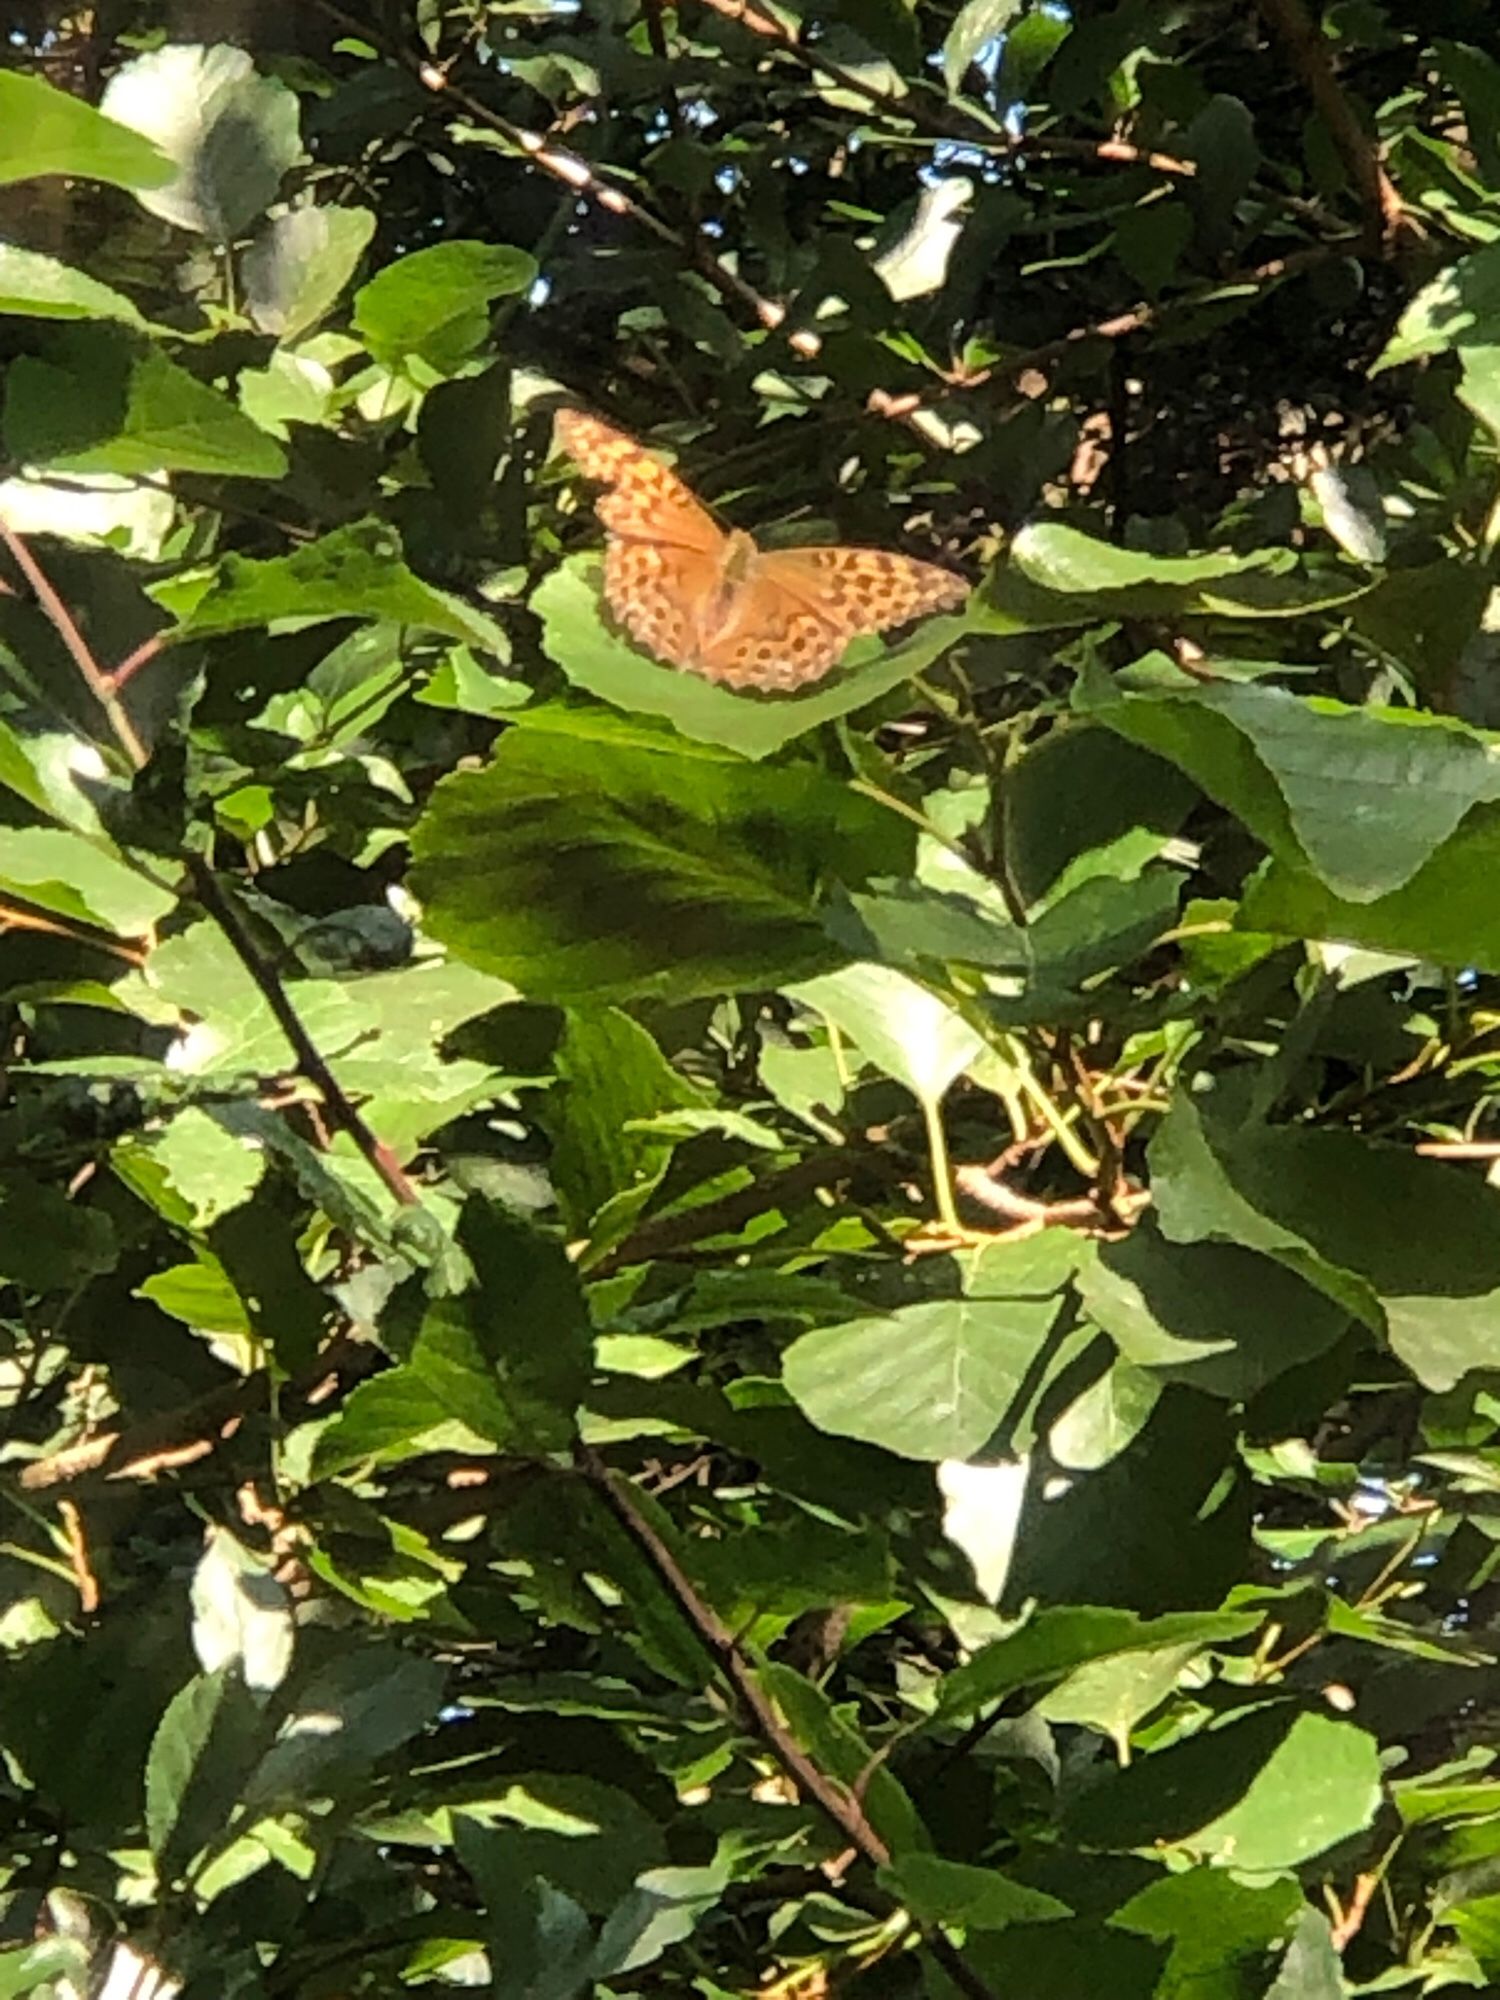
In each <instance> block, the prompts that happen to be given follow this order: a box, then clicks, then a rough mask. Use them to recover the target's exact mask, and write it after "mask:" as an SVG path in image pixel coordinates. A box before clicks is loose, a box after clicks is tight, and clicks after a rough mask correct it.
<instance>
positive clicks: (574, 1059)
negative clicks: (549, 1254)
mask: <svg viewBox="0 0 1500 2000" xmlns="http://www.w3.org/2000/svg"><path fill="white" fill-rule="evenodd" d="M556 1063H557V1076H558V1087H557V1088H556V1089H554V1090H552V1091H550V1092H549V1093H548V1096H547V1100H546V1105H545V1108H544V1110H543V1113H542V1117H543V1122H544V1124H545V1125H546V1128H547V1130H548V1132H549V1133H550V1134H551V1137H552V1181H553V1185H554V1186H555V1187H556V1189H557V1192H558V1199H559V1203H560V1205H561V1207H562V1210H563V1215H564V1218H565V1221H566V1224H567V1228H568V1230H569V1233H570V1234H571V1235H574V1236H578V1235H582V1234H584V1233H587V1234H589V1236H590V1238H591V1241H592V1247H593V1248H594V1249H595V1250H598V1249H601V1248H607V1247H608V1246H609V1245H610V1244H611V1243H617V1242H619V1241H620V1240H621V1239H622V1238H623V1237H624V1236H626V1235H628V1234H629V1231H630V1229H631V1227H632V1226H633V1224H634V1222H635V1220H636V1218H637V1217H638V1216H639V1215H640V1213H641V1211H642V1210H643V1209H644V1208H645V1206H646V1204H647V1203H648V1202H649V1201H650V1199H651V1197H652V1195H653V1193H654V1192H655V1190H656V1188H657V1186H658V1184H659V1182H660V1180H661V1177H662V1175H663V1174H664V1173H665V1172H666V1169H667V1163H668V1161H669V1160H670V1159H671V1157H672V1150H673V1147H672V1142H671V1140H670V1139H668V1138H664V1137H661V1136H658V1135H657V1134H655V1133H650V1132H644V1131H641V1130H640V1129H639V1127H640V1124H641V1122H642V1121H644V1120H649V1119H654V1118H657V1117H658V1116H659V1115H660V1114H661V1113H663V1112H665V1111H668V1110H670V1109H673V1108H677V1107H683V1106H689V1105H702V1104H703V1101H704V1100H703V1099H702V1097H701V1096H700V1094H699V1093H698V1092H697V1091H696V1090H694V1089H693V1087H692V1086H691V1085H690V1084H689V1083H688V1082H687V1081H686V1080H685V1079H684V1078H683V1077H681V1076H680V1075H679V1074H678V1073H677V1071H676V1070H674V1069H673V1068H672V1066H671V1064H670V1063H669V1062H668V1061H667V1059H666V1057H665V1056H663V1054H662V1053H661V1051H660V1049H658V1047H657V1046H656V1044H655V1042H653V1041H652V1039H651V1037H650V1035H648V1034H647V1033H646V1031H645V1029H644V1028H642V1027H640V1026H639V1025H638V1024H637V1023H636V1022H634V1021H632V1020H631V1019H630V1017H629V1016H628V1015H626V1014H622V1013H621V1012H619V1010H618V1009H616V1008H602V1009H588V1010H583V1009H574V1010H572V1011H571V1012H570V1013H569V1015H568V1020H567V1025H566V1027H565V1029H564V1031H563V1038H562V1040H561V1042H560V1043H559V1044H558V1049H557V1057H556ZM606 1207H607V1208H608V1211H609V1212H608V1215H607V1216H605V1215H603V1214H602V1213H601V1211H603V1210H604V1209H606ZM590 1225H593V1226H592V1227H591V1226H590Z"/></svg>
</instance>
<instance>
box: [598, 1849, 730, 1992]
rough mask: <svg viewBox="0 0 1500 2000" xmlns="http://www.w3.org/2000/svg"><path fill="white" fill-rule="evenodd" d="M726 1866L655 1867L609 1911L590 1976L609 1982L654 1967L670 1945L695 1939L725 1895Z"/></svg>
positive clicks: (638, 1880) (718, 1864)
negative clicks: (625, 1973)
mask: <svg viewBox="0 0 1500 2000" xmlns="http://www.w3.org/2000/svg"><path fill="white" fill-rule="evenodd" d="M727 1880H728V1871H727V1869H726V1868H725V1866H724V1864H723V1863H722V1862H720V1863H717V1864H715V1865H712V1866H710V1867H707V1868H652V1869H648V1870H647V1871H646V1873H645V1874H643V1875H641V1876H639V1877H638V1878H637V1880H636V1885H635V1887H634V1889H632V1890H631V1891H630V1893H629V1894H628V1895H627V1896H625V1897H624V1899H623V1900H622V1901H621V1903H620V1905H619V1907H618V1908H617V1909H615V1910H614V1911H612V1912H611V1914H610V1917H609V1920H608V1922H607V1923H606V1924H605V1925H604V1927H603V1929H602V1930H601V1931H600V1933H599V1939H598V1942H597V1944H596V1945H595V1947H594V1955H593V1958H592V1961H591V1963H590V1967H589V1973H590V1977H591V1978H594V1979H600V1980H607V1979H612V1978H615V1977H617V1976H618V1975H619V1974H620V1973H622V1972H635V1971H638V1970H639V1969H640V1968H641V1967H642V1966H645V1965H652V1964H654V1963H655V1962H656V1960H657V1959H659V1958H660V1957H661V1955H662V1953H663V1952H664V1951H666V1950H667V1949H668V1947H669V1946H671V1945H674V1944H680V1943H681V1942H682V1940H683V1939H684V1938H687V1937H691V1936H692V1934H693V1932H694V1930H695V1929H696V1928H697V1926H698V1921H699V1919H700V1918H701V1917H704V1916H706V1915H707V1914H708V1912H709V1911H710V1910H711V1909H713V1907H714V1905H715V1904H716V1903H717V1902H718V1901H719V1898H720V1897H721V1896H722V1895H723V1893H724V1887H725V1883H726V1881H727Z"/></svg>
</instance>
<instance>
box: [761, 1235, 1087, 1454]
mask: <svg viewBox="0 0 1500 2000" xmlns="http://www.w3.org/2000/svg"><path fill="white" fill-rule="evenodd" d="M1077 1255H1078V1252H1077V1248H1076V1246H1075V1245H1073V1244H1072V1243H1070V1242H1069V1241H1068V1239H1067V1238H1066V1236H1065V1235H1064V1234H1063V1232H1062V1231H1054V1232H1049V1233H1048V1234H1046V1235H1043V1236H1033V1237H1028V1238H1023V1239H1021V1240H1018V1241H1016V1242H1007V1243H997V1244H992V1245H988V1246H986V1247H985V1248H984V1249H982V1250H979V1251H976V1252H974V1253H973V1254H972V1256H966V1257H965V1258H964V1260H963V1266H964V1268H963V1283H964V1294H963V1296H962V1297H960V1298H947V1299H935V1300H931V1301H929V1302H927V1303H925V1304H921V1305H907V1306H900V1307H898V1308H897V1309H896V1310H895V1311H893V1312H890V1313H887V1314H883V1315H882V1316H881V1317H879V1318H876V1319H859V1320H852V1321H849V1322H847V1323H846V1324H844V1325H842V1326H835V1327H823V1328H820V1329H819V1330H818V1331H817V1332H815V1333H808V1334H804V1335H803V1336H802V1338H801V1339H800V1340H795V1341H793V1343H792V1345H791V1346H790V1347H789V1348H788V1349H787V1351H786V1354H785V1356H784V1357H783V1362H782V1369H783V1376H784V1379H785V1382H786V1386H787V1388H788V1390H789V1391H790V1392H791V1395H792V1397H793V1398H794V1400H795V1401H796V1402H797V1403H798V1405H799V1406H800V1407H801V1408H802V1410H803V1411H804V1412H805V1413H806V1415H807V1416H808V1418H809V1419H810V1420H811V1421H812V1422H813V1423H814V1424H816V1425H817V1426H818V1428H819V1429H820V1430H826V1431H832V1432H834V1433H835V1435H837V1436H839V1437H852V1438H862V1439H864V1440H865V1441H866V1442H867V1443H869V1444H877V1445H880V1446H882V1447H883V1448H884V1449H885V1450H886V1451H891V1452H895V1453H896V1454H897V1455H898V1456H899V1457H902V1458H917V1459H930V1460H933V1461H936V1460H940V1459H948V1458H960V1459H961V1458H968V1457H970V1456H971V1454H973V1453H974V1452H977V1451H979V1450H980V1449H981V1447H982V1446H984V1445H985V1444H987V1443H988V1442H989V1440H990V1439H991V1438H992V1437H993V1435H994V1434H995V1432H996V1431H997V1430H998V1429H999V1427H1000V1425H1001V1424H1002V1422H1004V1420H1005V1419H1006V1418H1007V1416H1012V1417H1013V1416H1014V1415H1016V1414H1017V1413H1016V1412H1014V1411H1013V1410H1012V1405H1013V1404H1014V1403H1015V1401H1016V1399H1017V1397H1018V1396H1019V1394H1020V1392H1021V1389H1022V1386H1023V1384H1025V1385H1028V1386H1031V1387H1035V1386H1036V1382H1035V1377H1036V1375H1037V1374H1038V1373H1041V1374H1043V1375H1045V1373H1046V1371H1047V1368H1048V1365H1049V1359H1050V1356H1051V1351H1052V1349H1053V1344H1054V1341H1055V1338H1056V1336H1055V1331H1054V1329H1055V1327H1056V1325H1057V1322H1058V1319H1059V1314H1060V1312H1061V1308H1062V1304H1063V1294H1064V1291H1065V1288H1066V1286H1067V1284H1068V1280H1069V1278H1070V1277H1071V1275H1072V1271H1073V1268H1074V1265H1075V1263H1076V1260H1077Z"/></svg>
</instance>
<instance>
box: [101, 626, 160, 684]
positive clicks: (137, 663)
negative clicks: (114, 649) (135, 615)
mask: <svg viewBox="0 0 1500 2000" xmlns="http://www.w3.org/2000/svg"><path fill="white" fill-rule="evenodd" d="M171 640H172V634H171V633H170V632H169V631H167V630H166V629H165V628H163V630H162V631H160V632H153V633H152V634H151V637H150V638H149V639H142V641H141V643H140V644H139V645H138V646H137V647H136V648H135V650H134V651H133V652H130V653H127V654H126V655H125V657H124V659H123V660H121V662H120V664H119V665H118V666H117V667H116V668H115V669H114V671H113V673H109V674H106V675H105V677H104V684H105V686H106V687H107V688H108V689H109V690H110V692H111V693H112V694H118V693H119V692H120V689H121V688H122V687H124V685H125V683H126V682H127V681H128V680H130V679H131V678H132V677H133V676H134V675H135V674H138V673H139V672H140V670H141V668H142V667H144V666H145V665H146V663H147V662H148V661H149V660H154V659H155V658H156V656H157V654H158V653H159V652H161V651H162V649H163V648H164V647H166V646H168V645H170V643H171Z"/></svg>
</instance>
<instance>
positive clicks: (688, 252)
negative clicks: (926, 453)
mask: <svg viewBox="0 0 1500 2000" xmlns="http://www.w3.org/2000/svg"><path fill="white" fill-rule="evenodd" d="M314 5H315V6H316V7H317V8H318V9H319V11H320V12H321V13H323V14H326V15H327V16H328V18H329V19H330V20H331V21H334V22H336V23H337V24H338V26H339V27H341V28H343V29H344V30H345V31H346V32H347V33H349V34H351V35H358V36H359V38H360V40H361V41H364V42H371V43H373V44H374V45H375V46H376V47H377V48H379V49H380V51H381V53H382V54H383V55H384V56H385V57H386V59H387V61H389V62H395V63H399V64H400V65H401V67H402V68H403V69H405V70H407V71H409V72H410V74H411V75H412V76H414V77H415V78H416V79H417V81H418V83H420V84H421V85H422V87H423V89H424V90H430V91H432V92H433V93H434V95H441V96H444V97H448V98H451V99H452V101H453V102H454V103H455V104H457V105H459V106H460V107H461V108H462V109H463V110H464V111H466V112H467V113H468V114H469V116H470V117H471V118H472V119H474V120H475V121H476V123H478V124H480V125H487V126H488V127H489V129H490V130H491V131H492V132H497V133H499V135H500V136H501V138H503V139H506V140H508V141H509V143H510V144H511V145H512V146H514V147H515V149H516V151H517V152H518V153H520V154H522V155H523V157H525V158H526V159H529V160H532V161H534V162H535V164H536V165H537V166H539V167H540V168H541V169H542V171H543V172H544V173H548V174H550V175H551V176H552V178H553V179H554V180H557V181H561V182H562V184H563V185H564V186H565V187H569V188H571V189H572V190H573V191H574V193H575V194H577V195H580V196H582V197H584V198H585V199H587V200H589V201H592V202H593V203H594V204H595V205H596V206H597V207H599V208H603V209H606V210H608V212H609V213H610V214H611V215H620V216H624V217H626V218H627V219H628V220H629V221H631V222H633V223H635V224H636V225H637V227H638V228H641V229H644V230H646V231H647V232H648V233H649V234H650V235H652V236H654V237H655V238H656V240H657V241H658V242H659V243H669V244H671V245H672V247H673V248H674V249H676V250H679V251H681V252H682V254H683V256H685V257H686V258H688V259H689V261H690V262H691V263H692V264H693V266H694V268H695V269H696V270H698V271H700V272H701V273H702V275H703V276H704V277H705V278H706V279H707V280H708V282H709V283H710V284H711V285H712V286H713V287H714V289H715V290H716V291H717V292H718V293H719V294H720V296H721V297H722V298H726V299H733V300H735V301H737V302H738V303H739V304H740V305H743V306H747V307H748V308H749V309H750V311H751V312H753V313H754V315H755V317H756V318H757V319H758V320H759V322H760V324H761V325H762V326H763V327H765V328H766V330H767V331H768V332H774V331H775V330H776V328H777V327H779V326H780V325H781V323H782V321H783V320H784V319H785V318H786V307H785V306H783V305H779V304H778V303H777V302H776V300H775V299H768V298H764V297H762V295H761V294H760V293H759V292H758V291H756V289H755V287H754V286H753V285H748V284H746V282H745V280H744V279H743V278H742V277H740V275H739V273H738V272H737V271H732V270H731V269H730V268H729V266H728V265H727V264H725V263H723V262H722V261H721V259H719V258H718V257H715V256H714V255H713V253H712V251H710V250H709V249H707V247H706V246H704V245H702V244H699V243H695V242H692V241H690V240H689V239H688V238H686V237H684V236H682V235H680V234H679V233H678V231H677V230H675V229H673V228H672V227H671V226H670V225H669V224H667V223H665V222H663V221H662V220H661V218H660V217H659V216H657V215H654V214H653V213H652V212H651V210H650V209H648V208H645V207H643V206H642V205H641V203H640V202H638V201H636V200H634V199H633V197H631V196H630V195H628V194H626V193H625V192H624V190H623V189H622V188H617V187H613V186H611V185H610V183H609V182H608V181H604V180H601V179H600V178H599V176H598V174H597V173H595V171H594V169H593V168H592V167H591V166H590V165H589V163H588V162H587V160H585V159H584V158H583V157H582V156H581V155H580V154H578V153H572V152H568V151H567V150H565V149H564V148H563V147H561V146H554V145H553V144H552V142H551V141H550V140H549V139H547V138H546V137H544V135H543V134H542V133H540V132H532V131H528V130H527V129H526V127H525V126H522V125H513V124H512V123H511V122H510V120H509V119H508V118H506V117H505V116H504V115H503V114H502V113H501V112H498V111H494V110H491V108H490V106H489V105H487V104H486V103H484V101H483V100H482V99H481V98H478V97H474V96H472V95H471V94H470V93H469V92H468V91H467V90H465V89H463V87H462V86H461V85H459V84H456V83H452V82H450V81H449V79H448V77H447V75H446V74H445V73H444V72H443V70H441V69H440V68H438V67H437V65H436V64H434V63H427V62H423V61H422V59H421V58H420V57H419V56H418V55H416V54H415V53H414V52H413V51H411V50H409V49H403V48H400V47H396V46H393V45H392V44H391V43H389V42H386V41H384V40H382V38H381V37H380V36H379V35H378V34H377V33H376V32H375V31H374V30H373V29H372V28H371V27H370V24H369V23H368V22H367V21H361V20H358V19H356V17H355V16H354V15H353V14H350V13H347V12H346V11H345V10H344V8H342V7H341V6H339V5H338V0H314ZM791 345H792V346H793V347H794V348H795V349H796V350H797V352H798V353H799V354H803V355H806V356H809V357H810V356H812V355H814V354H817V353H818V352H819V350H820V349H821V347H822V341H821V340H820V339H819V337H818V336H817V335H816V334H814V333H805V332H799V333H794V334H793V335H792V336H791Z"/></svg>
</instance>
